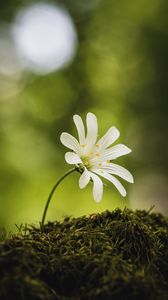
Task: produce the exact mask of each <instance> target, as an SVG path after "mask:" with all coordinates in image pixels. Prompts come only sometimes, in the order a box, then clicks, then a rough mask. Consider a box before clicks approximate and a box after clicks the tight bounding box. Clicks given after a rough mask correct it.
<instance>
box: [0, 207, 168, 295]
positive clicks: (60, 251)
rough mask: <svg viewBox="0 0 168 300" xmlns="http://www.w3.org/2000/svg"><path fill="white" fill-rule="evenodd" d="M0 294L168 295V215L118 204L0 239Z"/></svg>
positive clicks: (22, 230)
mask: <svg viewBox="0 0 168 300" xmlns="http://www.w3.org/2000/svg"><path fill="white" fill-rule="evenodd" d="M0 299H1V300H9V299H17V300H20V299H29V300H30V299H37V300H38V299H39V300H41V299H45V300H47V299H49V300H50V299H51V300H52V299H67V300H68V299H71V300H80V299H81V300H82V299H91V300H94V299H105V300H108V299H152V300H153V299H168V220H167V219H166V218H165V217H164V216H162V215H161V214H155V213H151V212H147V211H136V212H133V211H131V210H128V209H125V210H124V211H121V210H120V209H116V210H115V211H113V212H110V211H106V212H103V213H101V214H92V215H90V216H88V217H86V216H84V217H80V218H72V219H71V218H65V219H64V221H63V222H62V223H59V222H54V223H51V222H50V223H48V224H47V225H45V226H44V231H43V233H41V232H40V229H38V228H36V227H29V228H22V229H21V230H20V232H19V233H18V235H15V236H12V237H10V238H5V239H4V240H3V241H1V242H0Z"/></svg>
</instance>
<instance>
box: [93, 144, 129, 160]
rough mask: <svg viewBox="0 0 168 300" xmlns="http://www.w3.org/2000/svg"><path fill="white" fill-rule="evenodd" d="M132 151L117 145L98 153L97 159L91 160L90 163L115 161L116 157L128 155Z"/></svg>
mask: <svg viewBox="0 0 168 300" xmlns="http://www.w3.org/2000/svg"><path fill="white" fill-rule="evenodd" d="M131 151H132V150H131V149H130V148H128V147H127V146H125V145H123V144H118V145H116V146H113V147H111V148H109V149H106V150H104V151H102V152H101V153H100V156H99V158H98V159H97V158H93V159H92V160H91V161H92V162H94V161H96V160H99V162H100V161H102V162H103V161H107V160H113V159H116V158H117V157H120V156H123V155H126V154H128V153H130V152H131Z"/></svg>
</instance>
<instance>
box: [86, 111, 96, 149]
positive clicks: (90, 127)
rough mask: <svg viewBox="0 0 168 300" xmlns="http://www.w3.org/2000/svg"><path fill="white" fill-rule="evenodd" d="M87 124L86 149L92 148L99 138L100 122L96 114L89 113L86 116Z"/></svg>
mask: <svg viewBox="0 0 168 300" xmlns="http://www.w3.org/2000/svg"><path fill="white" fill-rule="evenodd" d="M86 124H87V137H86V144H87V146H86V149H87V151H88V150H90V149H91V148H92V147H93V145H94V144H95V143H96V140H97V132H98V124H97V118H96V116H95V115H94V114H92V113H90V112H89V113H88V114H87V117H86Z"/></svg>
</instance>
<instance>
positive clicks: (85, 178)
mask: <svg viewBox="0 0 168 300" xmlns="http://www.w3.org/2000/svg"><path fill="white" fill-rule="evenodd" d="M89 181H90V173H89V172H88V170H87V169H86V168H85V170H84V172H83V173H82V175H81V176H80V178H79V187H80V188H81V189H83V188H85V187H86V186H87V184H88V183H89Z"/></svg>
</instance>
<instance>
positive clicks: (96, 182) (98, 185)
mask: <svg viewBox="0 0 168 300" xmlns="http://www.w3.org/2000/svg"><path fill="white" fill-rule="evenodd" d="M89 173H90V176H91V178H92V179H93V198H94V200H95V201H96V202H100V201H101V199H102V195H103V182H102V180H101V179H100V178H99V177H98V176H97V175H96V174H94V173H92V172H89Z"/></svg>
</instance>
